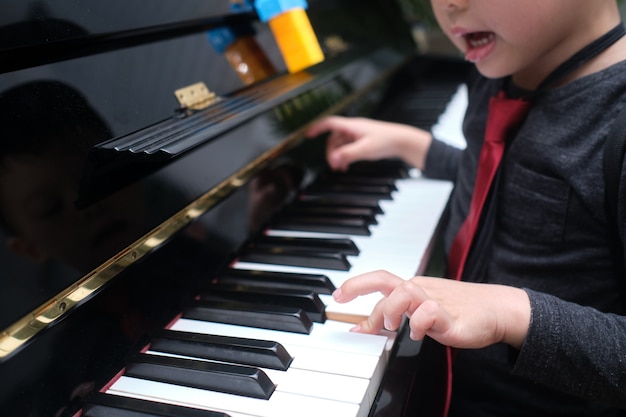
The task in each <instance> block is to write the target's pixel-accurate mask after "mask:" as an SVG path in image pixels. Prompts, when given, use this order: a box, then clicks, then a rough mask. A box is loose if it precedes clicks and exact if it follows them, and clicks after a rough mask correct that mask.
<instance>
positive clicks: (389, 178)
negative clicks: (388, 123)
mask: <svg viewBox="0 0 626 417" xmlns="http://www.w3.org/2000/svg"><path fill="white" fill-rule="evenodd" d="M464 94H465V92H464V91H463V90H462V89H459V90H458V91H457V92H456V94H455V95H454V97H453V100H452V101H451V102H450V103H458V102H459V100H461V102H462V96H463V95H464ZM459 97H461V98H459ZM451 111H453V112H454V113H455V114H458V109H453V110H451ZM450 117H451V116H450V115H449V114H448V115H446V114H445V113H444V114H442V115H441V117H440V120H444V121H445V120H448V119H449V118H450ZM446 123H450V122H446ZM450 124H451V123H450ZM436 128H437V126H435V129H436ZM439 129H440V130H441V127H440V128H439ZM358 166H359V165H358V164H357V167H355V168H353V169H351V170H350V171H349V173H348V174H327V175H323V176H320V177H319V178H317V180H316V181H315V182H314V183H313V184H312V185H310V186H309V187H307V188H306V189H304V190H303V191H302V192H301V193H300V195H299V196H298V197H297V199H296V201H295V202H294V203H293V204H292V205H290V206H289V207H287V208H286V209H285V210H284V211H283V212H282V213H280V214H279V215H278V216H276V217H275V218H274V219H273V220H272V222H271V223H270V224H269V225H268V227H267V228H266V229H264V231H263V232H262V233H261V234H260V235H259V236H257V237H255V238H254V239H252V240H250V241H249V242H248V243H247V244H246V245H244V247H243V248H242V249H241V251H240V252H239V253H238V255H237V257H235V258H234V259H233V261H232V262H231V264H230V265H229V267H228V268H225V269H223V270H222V271H220V272H218V273H217V274H216V275H215V277H213V279H212V280H211V282H212V284H211V285H210V286H208V287H207V290H206V291H204V292H203V293H201V294H198V295H197V297H196V298H195V299H194V300H192V301H191V302H190V303H188V305H187V306H186V308H185V309H184V310H183V311H182V312H181V313H180V314H179V315H178V316H177V317H175V318H174V319H173V320H172V322H171V323H170V324H169V325H168V326H166V328H165V329H163V330H161V331H159V332H154V333H153V334H152V335H151V337H150V340H149V341H147V343H146V344H145V345H144V346H143V348H142V349H140V350H139V351H137V352H135V353H133V354H131V355H129V357H128V358H127V361H126V364H125V367H124V368H123V369H121V370H120V371H119V373H118V374H117V375H116V377H115V378H113V379H112V380H111V381H110V382H109V383H108V384H107V385H106V386H104V387H102V388H101V389H100V390H99V392H97V393H96V394H94V395H91V396H90V397H89V398H88V401H87V402H86V404H85V405H84V406H83V409H82V410H81V411H80V412H79V413H78V415H82V416H83V417H102V416H113V417H118V416H119V417H144V416H176V417H178V416H180V417H200V416H206V417H211V416H215V417H217V416H231V417H240V416H241V417H243V416H248V417H249V416H258V417H261V416H263V417H280V416H290V417H292V416H293V415H295V414H294V413H296V414H297V415H298V416H303V417H306V416H320V415H323V416H327V417H333V416H337V417H351V416H354V417H366V416H368V415H370V413H371V410H372V408H373V406H374V404H375V401H376V399H377V393H378V391H379V387H380V384H381V381H382V380H383V377H384V374H385V369H386V367H387V365H388V361H389V360H390V357H391V356H392V352H393V349H394V345H395V341H396V338H397V334H396V332H389V331H383V332H381V334H378V335H366V334H359V333H353V332H350V329H351V328H352V327H353V323H357V322H358V321H360V320H362V319H364V318H365V317H367V315H368V314H369V312H371V311H372V308H373V307H374V305H375V304H376V303H377V302H378V300H380V298H381V295H379V294H371V295H368V296H364V297H360V298H358V299H357V300H355V301H353V302H350V303H347V304H338V303H336V302H335V301H334V300H333V299H332V295H331V294H332V291H333V290H334V289H335V288H337V287H339V286H341V285H342V283H343V282H345V280H346V279H348V278H350V277H352V276H354V275H357V274H359V273H364V272H369V271H372V270H378V269H386V270H388V271H390V272H392V273H394V274H396V275H398V276H400V277H403V278H406V279H409V278H411V277H413V276H414V275H415V274H416V273H417V272H418V271H420V267H421V266H422V258H423V257H424V255H425V253H426V252H427V249H428V246H429V244H430V243H431V239H432V237H433V234H434V233H435V229H436V227H437V223H438V221H439V219H440V217H441V215H442V212H443V211H444V209H445V206H446V203H447V200H448V197H449V194H450V191H451V189H452V185H451V184H450V183H448V182H445V181H436V180H431V179H426V178H424V177H422V176H421V175H420V173H419V172H417V171H415V170H413V169H409V168H408V167H406V166H405V165H403V164H402V163H398V162H396V161H382V162H379V163H377V164H376V165H375V170H374V171H372V170H371V168H367V167H368V166H369V167H371V166H372V164H366V165H364V166H365V169H360V168H358ZM408 219H410V221H409V220H408ZM296 410H297V411H296Z"/></svg>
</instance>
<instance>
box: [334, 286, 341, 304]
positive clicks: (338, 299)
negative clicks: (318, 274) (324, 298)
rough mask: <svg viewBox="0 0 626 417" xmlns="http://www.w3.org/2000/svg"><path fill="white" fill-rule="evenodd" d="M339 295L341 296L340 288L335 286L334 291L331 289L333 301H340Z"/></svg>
mask: <svg viewBox="0 0 626 417" xmlns="http://www.w3.org/2000/svg"><path fill="white" fill-rule="evenodd" d="M341 297H343V293H342V292H341V288H337V289H336V290H335V291H333V298H334V299H335V301H341Z"/></svg>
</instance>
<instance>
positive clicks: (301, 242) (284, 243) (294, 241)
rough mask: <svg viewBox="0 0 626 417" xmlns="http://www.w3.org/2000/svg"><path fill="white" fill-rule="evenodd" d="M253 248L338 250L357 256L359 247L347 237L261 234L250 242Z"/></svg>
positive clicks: (332, 251)
mask: <svg viewBox="0 0 626 417" xmlns="http://www.w3.org/2000/svg"><path fill="white" fill-rule="evenodd" d="M249 247H253V248H258V247H261V248H288V249H302V250H310V251H315V252H331V253H334V252H338V253H343V254H344V255H352V256H356V255H358V254H359V252H360V251H359V248H358V247H357V245H355V244H354V242H353V241H351V240H350V239H347V238H337V239H316V238H305V237H292V236H260V237H258V238H256V239H255V240H254V241H253V242H251V243H250V245H249Z"/></svg>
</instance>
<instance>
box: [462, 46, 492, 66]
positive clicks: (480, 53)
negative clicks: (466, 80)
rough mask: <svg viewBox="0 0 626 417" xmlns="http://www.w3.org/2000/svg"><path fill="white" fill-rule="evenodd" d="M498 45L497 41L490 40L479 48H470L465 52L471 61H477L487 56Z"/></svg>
mask: <svg viewBox="0 0 626 417" xmlns="http://www.w3.org/2000/svg"><path fill="white" fill-rule="evenodd" d="M495 47H496V43H495V42H489V43H488V44H486V45H483V46H479V47H477V48H470V49H468V50H467V51H466V52H465V59H466V60H468V61H469V62H473V63H477V62H480V61H482V60H483V59H485V58H487V56H489V54H491V52H493V50H494V48H495Z"/></svg>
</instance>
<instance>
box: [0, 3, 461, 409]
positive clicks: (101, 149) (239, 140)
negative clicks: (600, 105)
mask: <svg viewBox="0 0 626 417" xmlns="http://www.w3.org/2000/svg"><path fill="white" fill-rule="evenodd" d="M244 6H245V2H237V1H233V2H229V1H227V0H208V1H199V0H175V1H167V0H159V1H151V2H146V1H140V0H109V1H95V0H67V1H56V2H43V1H39V0H5V1H3V3H2V6H0V8H1V13H0V226H1V231H0V238H1V239H2V241H3V244H2V245H0V265H1V268H0V270H1V271H2V272H1V276H2V280H1V281H0V285H1V286H2V287H1V289H0V298H1V302H0V328H1V329H3V331H2V335H1V336H0V413H1V414H2V415H3V416H15V417H18V416H19V417H22V416H24V417H26V416H54V417H70V416H84V417H90V416H91V417H93V416H121V417H131V416H133V417H145V416H172V417H179V416H181V417H182V416H224V415H228V416H231V417H239V416H265V417H273V416H309V415H316V416H317V415H319V416H325V417H331V416H341V417H349V416H372V417H383V416H391V417H394V416H404V415H412V416H417V415H428V412H429V410H430V409H432V408H434V406H433V405H432V404H433V403H434V402H436V401H435V398H434V397H432V394H430V393H429V387H431V386H432V385H434V382H433V381H434V380H433V379H430V377H429V376H428V373H427V366H426V365H425V364H424V363H422V362H423V361H422V362H420V355H421V354H422V353H423V352H422V351H423V349H422V346H421V345H420V343H418V342H415V341H411V340H410V339H409V338H408V334H407V333H408V332H406V329H405V328H404V327H403V328H401V329H400V330H398V331H397V332H384V333H382V334H380V335H363V334H357V333H352V332H350V331H349V329H350V327H351V326H352V325H353V324H351V323H354V322H356V321H357V320H359V319H360V318H362V317H364V316H366V315H367V313H368V311H371V308H372V307H373V305H374V303H375V302H376V300H377V299H378V298H377V297H378V296H377V295H373V296H368V297H363V298H362V299H359V300H358V301H356V302H354V303H349V304H346V305H338V304H337V303H334V302H333V300H332V297H331V295H330V294H331V293H332V291H333V289H334V288H336V287H337V286H339V285H341V283H342V282H343V281H344V280H345V279H347V277H349V276H352V275H354V274H357V273H359V272H365V271H369V270H373V269H389V270H391V271H393V272H396V273H397V274H399V275H401V276H404V277H406V278H410V277H411V276H413V275H414V274H416V273H425V272H427V268H428V267H429V265H432V264H433V263H432V262H430V261H431V260H432V259H433V256H432V254H433V253H435V252H436V251H435V250H434V249H433V248H434V247H435V245H434V242H436V237H437V233H436V232H437V228H438V224H439V223H440V218H441V216H442V213H444V211H445V206H446V201H447V198H448V195H449V192H450V189H451V185H450V184H449V183H446V182H442V181H435V180H429V179H426V178H423V177H422V176H421V175H420V173H418V172H415V171H414V170H412V169H410V167H407V166H405V165H404V164H402V163H401V162H399V161H392V160H389V161H377V162H370V163H365V162H363V163H357V164H354V165H353V166H352V167H351V168H350V169H349V170H348V172H345V173H333V172H331V171H330V170H329V169H328V167H327V166H326V163H325V158H324V138H316V139H306V138H304V137H303V132H304V131H305V129H306V127H307V126H308V125H309V124H310V123H311V122H312V121H314V120H316V119H318V118H320V117H323V116H325V115H330V114H342V115H348V116H369V117H374V118H379V119H383V120H390V121H400V122H405V123H411V124H414V125H416V126H420V127H423V128H427V129H429V128H432V127H433V126H440V127H443V128H445V126H446V125H447V124H450V125H452V124H454V123H453V122H442V120H441V119H442V117H444V115H447V116H446V117H453V118H454V117H456V116H458V113H459V112H461V113H462V106H461V110H453V111H452V113H454V115H452V116H450V114H451V111H450V103H451V102H452V101H454V100H455V97H457V93H458V91H459V85H461V84H462V82H463V79H464V77H465V74H466V71H467V67H466V66H465V65H464V64H462V63H459V62H457V60H456V59H454V58H448V57H436V56H429V55H425V54H420V53H418V48H416V45H415V43H414V41H413V37H412V36H411V32H410V29H409V26H408V23H407V22H406V20H405V19H404V15H403V13H402V10H401V8H400V6H399V5H398V4H396V3H395V2H393V1H388V0H309V2H308V9H307V10H306V13H307V16H308V18H309V19H310V22H311V25H312V27H313V29H314V31H315V33H316V36H317V39H318V41H319V44H320V46H321V49H322V50H323V53H324V60H323V61H322V62H320V63H317V64H315V65H312V66H310V67H309V68H306V69H304V70H301V71H297V72H293V73H290V72H289V71H287V69H286V67H285V64H284V60H283V57H282V55H281V53H280V51H279V49H278V48H277V44H276V39H275V38H274V37H273V34H272V33H271V31H270V29H269V28H268V26H267V24H265V23H264V22H262V21H260V19H259V17H258V15H257V13H256V12H255V10H254V9H250V8H249V7H244ZM457 119H458V117H457ZM5 243H6V244H5ZM420 352H422V353H420Z"/></svg>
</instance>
